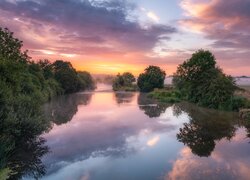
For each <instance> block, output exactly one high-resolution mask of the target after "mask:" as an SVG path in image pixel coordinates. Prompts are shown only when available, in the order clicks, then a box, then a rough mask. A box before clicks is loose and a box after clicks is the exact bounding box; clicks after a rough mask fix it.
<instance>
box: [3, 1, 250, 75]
mask: <svg viewBox="0 0 250 180" xmlns="http://www.w3.org/2000/svg"><path fill="white" fill-rule="evenodd" d="M249 7H250V2H249V1H248V0H234V1H233V0H230V1H228V2H227V4H223V1H222V0H178V1H175V0H170V1H167V2H166V1H164V0H158V1H156V2H152V1H149V0H138V1H137V2H133V1H132V0H118V1H114V0H92V1H90V0H69V1H59V0H52V1H49V0H44V1H41V0H36V1H34V0H2V1H1V2H0V15H1V17H0V24H1V26H2V27H3V28H5V27H6V28H8V29H9V30H10V31H11V32H14V36H15V37H17V38H18V39H20V40H22V41H23V45H24V46H23V49H24V50H25V49H27V50H29V53H28V55H29V56H31V57H32V59H33V60H35V61H37V60H39V59H48V60H50V61H55V60H57V59H63V60H65V61H69V62H71V63H72V65H73V66H74V67H75V68H76V70H79V71H81V70H85V71H89V72H90V73H92V74H105V75H116V74H117V73H123V72H126V71H129V72H132V73H133V74H135V75H136V76H138V75H139V73H141V72H143V70H144V69H145V68H146V67H147V66H148V65H156V66H160V67H161V68H162V69H164V70H165V71H166V73H167V75H168V76H169V75H173V73H174V72H175V71H176V67H177V66H178V65H179V64H181V63H182V62H183V61H185V60H187V59H189V58H190V57H191V54H192V53H194V52H195V51H197V50H198V49H205V50H210V51H211V52H212V53H213V54H214V55H215V58H216V60H217V65H218V66H220V67H221V68H222V69H223V71H224V72H225V73H226V74H229V75H232V76H234V77H235V76H248V77H249V76H250V71H249V66H250V60H249V58H248V57H250V51H249V46H248V45H249V41H250V33H249V32H250V31H249V29H250V22H249V17H250V14H249V13H248V12H250V8H249ZM232 9H234V11H232ZM221 12H223V13H221Z"/></svg>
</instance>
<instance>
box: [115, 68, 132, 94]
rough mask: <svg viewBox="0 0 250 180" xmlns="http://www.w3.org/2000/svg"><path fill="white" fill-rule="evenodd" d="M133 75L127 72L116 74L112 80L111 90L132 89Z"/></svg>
mask: <svg viewBox="0 0 250 180" xmlns="http://www.w3.org/2000/svg"><path fill="white" fill-rule="evenodd" d="M134 82H135V77H134V75H133V74H131V73H129V72H125V73H123V74H122V75H120V74H118V75H117V76H116V77H115V78H114V80H113V85H112V87H113V90H114V91H134V90H135V89H136V87H135V86H134V84H133V83H134Z"/></svg>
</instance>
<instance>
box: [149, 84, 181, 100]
mask: <svg viewBox="0 0 250 180" xmlns="http://www.w3.org/2000/svg"><path fill="white" fill-rule="evenodd" d="M148 97H150V98H154V99H157V100H159V101H161V102H165V103H177V102H181V101H182V98H181V93H180V92H179V91H177V90H174V89H173V88H172V87H165V88H164V89H155V90H154V91H152V92H150V93H149V94H148Z"/></svg>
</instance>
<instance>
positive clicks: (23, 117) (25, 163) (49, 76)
mask: <svg viewBox="0 0 250 180" xmlns="http://www.w3.org/2000/svg"><path fill="white" fill-rule="evenodd" d="M21 48H22V42H21V41H20V40H18V39H16V38H14V37H13V33H12V32H10V31H9V30H8V29H2V28H0V144H1V146H0V173H1V176H2V177H3V176H5V177H6V176H9V175H10V173H14V174H11V176H13V178H12V179H20V178H21V176H22V172H26V173H31V174H32V175H33V176H34V177H35V178H38V177H40V175H42V174H44V173H45V169H44V167H43V166H42V162H41V160H40V157H41V156H43V154H45V153H46V152H47V151H48V148H47V147H45V146H43V145H42V144H44V140H42V139H39V138H38V136H39V135H40V134H41V133H43V132H44V131H46V130H48V129H49V128H50V122H49V121H48V120H46V118H44V117H43V116H42V113H41V105H42V103H44V102H45V101H47V100H49V99H51V98H52V97H54V96H56V95H59V94H62V93H63V92H65V93H70V92H76V91H78V90H81V88H82V89H86V87H89V84H88V83H89V82H90V81H91V78H90V77H91V76H90V74H87V73H84V74H79V75H78V74H77V72H76V71H75V69H74V68H73V67H72V65H71V64H70V63H68V62H63V61H56V62H55V63H53V64H51V63H50V62H49V61H48V60H40V61H38V62H37V63H36V62H34V61H32V60H31V59H30V58H29V57H28V55H27V51H24V52H23V51H22V50H21ZM83 81H84V82H85V83H86V84H85V85H84V86H80V83H81V82H83ZM24 151H25V152H24ZM31 151H32V152H34V153H35V155H34V156H30V153H29V152H31ZM17 152H21V153H24V154H25V153H28V154H25V155H26V157H27V158H26V159H22V160H19V158H20V157H19V156H16V155H17V154H18V153H17ZM32 162H35V164H34V163H32ZM6 168H7V169H6ZM7 170H8V171H7ZM6 173H7V174H6Z"/></svg>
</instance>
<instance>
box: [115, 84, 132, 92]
mask: <svg viewBox="0 0 250 180" xmlns="http://www.w3.org/2000/svg"><path fill="white" fill-rule="evenodd" d="M113 90H114V91H128V92H134V91H137V86H136V85H132V86H121V87H119V88H115V89H114V88H113Z"/></svg>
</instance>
